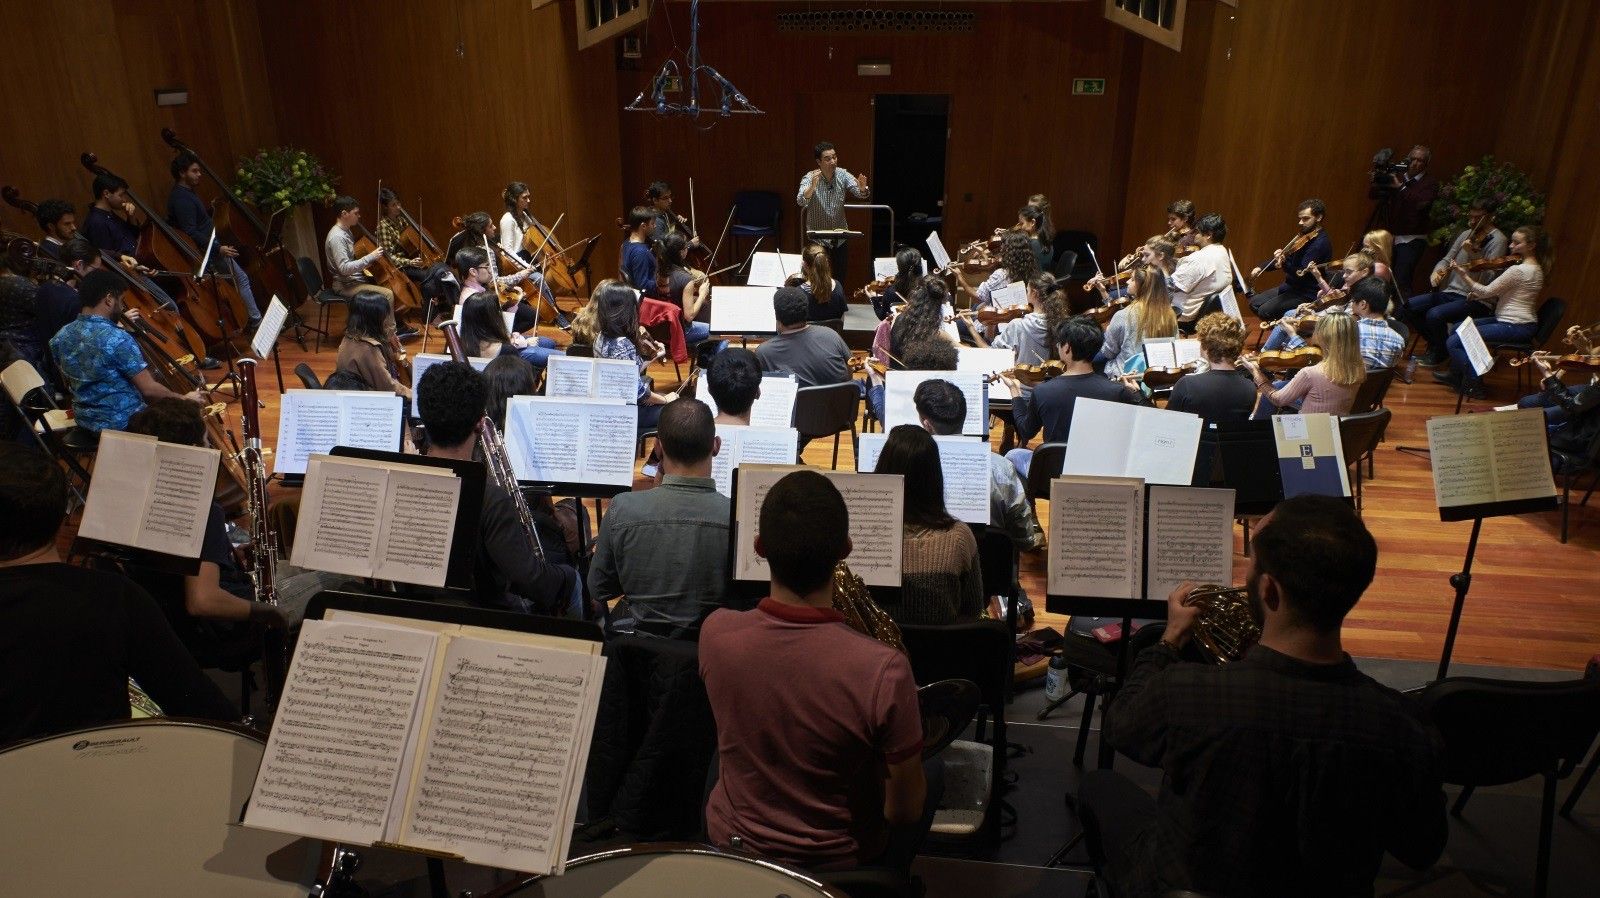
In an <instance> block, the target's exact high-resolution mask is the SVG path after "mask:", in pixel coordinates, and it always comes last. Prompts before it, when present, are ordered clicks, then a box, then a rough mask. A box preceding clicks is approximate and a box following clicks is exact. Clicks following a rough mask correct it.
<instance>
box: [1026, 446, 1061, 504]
mask: <svg viewBox="0 0 1600 898" xmlns="http://www.w3.org/2000/svg"><path fill="white" fill-rule="evenodd" d="M1066 460H1067V444H1066V443H1041V444H1040V445H1039V448H1038V449H1035V450H1033V460H1032V461H1031V462H1029V463H1028V499H1029V501H1031V502H1032V503H1033V516H1034V517H1038V516H1039V500H1040V499H1044V500H1046V501H1048V500H1049V499H1050V481H1052V480H1054V479H1056V478H1057V477H1060V476H1061V466H1062V465H1063V464H1064V463H1065V462H1066Z"/></svg>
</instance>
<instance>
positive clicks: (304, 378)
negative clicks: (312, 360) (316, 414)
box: [294, 362, 322, 390]
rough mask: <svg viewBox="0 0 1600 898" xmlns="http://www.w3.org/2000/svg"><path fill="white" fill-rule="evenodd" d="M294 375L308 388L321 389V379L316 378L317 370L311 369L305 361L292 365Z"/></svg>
mask: <svg viewBox="0 0 1600 898" xmlns="http://www.w3.org/2000/svg"><path fill="white" fill-rule="evenodd" d="M294 376H295V377H298V378H300V383H302V384H304V385H305V388H306V389H308V390H320V389H322V381H320V380H318V379H317V372H315V371H312V370H311V366H310V365H307V364H306V363H305V362H301V363H300V364H298V365H296V366H294Z"/></svg>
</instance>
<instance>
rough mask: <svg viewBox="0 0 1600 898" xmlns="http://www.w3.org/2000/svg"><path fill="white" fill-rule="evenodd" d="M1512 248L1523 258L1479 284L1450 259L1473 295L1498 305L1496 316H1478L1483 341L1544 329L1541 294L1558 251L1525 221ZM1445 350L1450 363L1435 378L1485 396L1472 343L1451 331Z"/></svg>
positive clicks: (1523, 335)
mask: <svg viewBox="0 0 1600 898" xmlns="http://www.w3.org/2000/svg"><path fill="white" fill-rule="evenodd" d="M1510 252H1511V254H1512V255H1515V256H1521V257H1522V261H1521V262H1518V263H1517V264H1515V265H1513V266H1511V267H1510V268H1507V269H1506V270H1505V271H1503V272H1501V273H1500V276H1499V277H1497V278H1495V279H1494V280H1492V281H1490V282H1489V283H1487V284H1479V283H1477V282H1476V281H1473V280H1472V279H1471V278H1470V277H1467V276H1466V270H1465V269H1464V268H1462V267H1461V264H1460V263H1459V262H1456V261H1455V260H1453V259H1452V260H1451V261H1450V267H1451V268H1452V269H1453V270H1455V271H1456V272H1457V273H1458V274H1461V275H1462V280H1463V281H1464V282H1465V283H1466V284H1467V288H1468V290H1470V291H1471V298H1472V299H1475V300H1478V301H1479V302H1483V303H1486V304H1488V305H1492V306H1493V307H1494V317H1493V318H1479V319H1477V321H1476V324H1477V328H1478V333H1479V334H1480V335H1482V336H1483V342H1485V343H1488V344H1490V345H1491V346H1492V345H1493V344H1495V343H1514V342H1517V341H1519V340H1527V339H1530V338H1532V337H1533V335H1534V332H1535V331H1537V330H1538V329H1539V293H1540V292H1541V291H1543V290H1544V282H1545V278H1546V277H1548V276H1549V273H1550V264H1551V263H1552V262H1553V261H1554V253H1553V252H1552V251H1551V249H1550V235H1549V234H1547V233H1545V230H1544V229H1543V228H1541V227H1538V226H1537V225H1523V226H1522V227H1520V228H1517V229H1516V230H1515V231H1513V232H1512V233H1511V246H1510ZM1445 351H1446V352H1448V353H1449V354H1450V368H1449V370H1447V371H1435V372H1434V373H1433V379H1434V380H1437V381H1439V382H1440V383H1446V384H1450V385H1451V386H1453V387H1455V388H1456V389H1457V390H1459V391H1461V392H1462V393H1464V394H1466V395H1467V396H1469V397H1472V398H1479V397H1481V396H1483V395H1484V388H1483V381H1482V379H1480V378H1479V377H1478V375H1477V374H1475V373H1474V372H1473V370H1472V362H1471V361H1469V360H1468V358H1467V348H1466V346H1465V345H1464V344H1463V343H1462V342H1461V335H1460V334H1459V333H1455V334H1451V335H1450V339H1449V340H1447V341H1445Z"/></svg>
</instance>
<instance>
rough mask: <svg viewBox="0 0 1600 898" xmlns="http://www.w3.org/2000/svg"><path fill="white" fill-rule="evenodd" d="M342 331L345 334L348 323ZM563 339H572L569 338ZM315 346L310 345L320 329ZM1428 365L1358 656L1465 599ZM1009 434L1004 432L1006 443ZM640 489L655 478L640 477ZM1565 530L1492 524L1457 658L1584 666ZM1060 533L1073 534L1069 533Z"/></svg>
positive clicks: (1391, 448)
mask: <svg viewBox="0 0 1600 898" xmlns="http://www.w3.org/2000/svg"><path fill="white" fill-rule="evenodd" d="M336 314H339V313H337V312H336ZM333 330H334V332H335V336H337V334H338V330H339V327H338V324H337V319H336V323H335V326H334V328H333ZM555 336H556V337H557V339H558V340H559V341H561V342H565V335H563V334H559V333H556V334H555ZM307 346H308V347H310V346H311V339H310V337H309V336H308V337H307ZM441 346H442V344H441V343H440V341H439V340H438V339H437V337H435V338H433V339H431V340H430V345H429V348H430V350H431V351H434V352H440V351H442V348H441ZM336 347H337V342H334V343H332V344H330V343H328V342H327V341H324V344H323V348H322V351H321V353H314V352H312V351H310V350H309V349H302V348H301V347H300V346H299V345H297V344H296V343H295V341H294V340H293V339H290V338H289V337H285V338H283V339H282V340H280V342H279V350H280V355H281V360H282V365H283V373H284V376H285V379H286V380H285V383H286V385H287V386H289V387H290V388H294V387H297V386H298V385H299V384H298V382H297V381H296V379H295V377H294V374H293V369H294V367H295V365H296V364H298V363H300V362H305V363H306V364H308V365H310V367H311V369H312V370H313V371H315V372H316V373H317V375H318V376H319V377H325V376H326V375H327V374H329V373H330V372H332V370H333V365H334V349H335V348H336ZM418 347H419V344H418V343H415V342H413V343H411V344H409V349H410V351H411V352H413V353H414V352H416V351H418ZM261 367H262V371H261V374H262V376H261V378H260V381H259V386H260V390H261V398H262V400H263V402H265V404H266V407H265V408H264V409H262V412H261V414H262V430H263V432H264V433H265V434H266V435H267V437H268V441H269V442H270V441H271V440H272V438H273V437H274V435H275V434H276V433H277V409H278V402H277V395H278V384H277V380H276V378H275V376H274V374H273V371H272V363H271V360H270V359H269V360H268V361H267V362H265V363H263V365H262V366H261ZM1428 371H1429V369H1426V368H1419V369H1418V371H1417V374H1418V379H1417V382H1416V383H1413V384H1410V385H1407V384H1403V383H1400V382H1398V381H1396V382H1395V384H1394V387H1393V388H1392V389H1391V390H1390V392H1389V396H1388V400H1387V402H1386V405H1388V407H1389V408H1391V409H1392V410H1393V411H1394V419H1393V421H1392V423H1391V425H1390V427H1389V435H1388V441H1387V443H1386V444H1385V445H1384V446H1383V447H1381V448H1380V449H1379V450H1378V454H1377V479H1375V480H1373V481H1370V482H1368V483H1367V484H1366V487H1365V519H1366V522H1367V525H1368V526H1369V527H1370V528H1371V529H1372V531H1373V533H1374V535H1375V536H1376V537H1377V539H1378V546H1379V553H1380V554H1379V562H1378V575H1377V579H1376V581H1375V582H1374V583H1373V585H1372V587H1371V589H1369V590H1368V592H1367V594H1366V596H1365V597H1364V598H1363V599H1362V600H1361V603H1360V604H1359V605H1358V606H1357V607H1356V609H1355V611H1354V612H1353V613H1352V614H1351V615H1350V618H1349V619H1348V621H1347V624H1346V627H1345V637H1346V648H1347V649H1348V650H1349V651H1350V652H1351V653H1352V654H1355V655H1359V656H1372V657H1383V658H1398V659H1406V660H1430V659H1433V660H1436V659H1437V658H1438V657H1439V652H1440V650H1441V647H1442V645H1443V642H1444V633H1445V628H1446V625H1447V623H1448V621H1449V614H1450V605H1451V601H1452V599H1453V596H1454V593H1453V590H1452V587H1451V586H1450V577H1451V575H1452V574H1454V573H1456V572H1457V571H1459V570H1460V568H1461V563H1462V559H1463V556H1464V554H1465V551H1466V545H1467V537H1468V534H1469V532H1470V531H1471V527H1472V525H1471V523H1470V522H1466V523H1449V524H1446V523H1441V522H1440V521H1439V519H1438V512H1437V510H1436V508H1435V506H1434V504H1433V486H1432V480H1431V475H1430V472H1429V468H1428V461H1427V456H1426V454H1423V455H1421V456H1420V457H1418V456H1416V455H1411V454H1407V453H1403V452H1399V451H1397V447H1399V446H1418V445H1420V446H1426V445H1427V438H1426V435H1425V431H1424V426H1425V422H1426V420H1427V419H1428V418H1429V417H1430V416H1433V415H1441V414H1450V413H1451V412H1452V411H1453V410H1454V408H1455V401H1456V400H1455V394H1454V393H1452V392H1451V391H1450V390H1449V389H1448V388H1446V387H1444V386H1441V385H1439V384H1436V383H1434V382H1433V380H1432V379H1431V378H1430V377H1429V376H1428ZM652 373H653V375H654V376H655V378H656V381H657V383H658V385H660V386H662V387H666V388H670V386H671V385H672V383H673V382H674V378H675V375H674V373H673V369H672V366H671V364H670V363H669V364H667V365H665V366H661V365H657V366H656V368H655V369H654V370H653V372H652ZM1514 381H1515V372H1514V369H1509V368H1504V366H1501V367H1500V368H1497V370H1495V371H1494V372H1491V374H1490V377H1489V379H1488V382H1489V386H1490V398H1489V399H1488V400H1486V401H1480V402H1469V403H1468V404H1467V408H1468V409H1476V410H1488V409H1489V408H1491V407H1492V406H1495V405H1502V404H1506V403H1509V402H1511V401H1513V400H1514V399H1515V398H1516V392H1517V391H1516V387H1515V383H1514ZM228 415H229V421H230V424H232V425H233V426H234V427H237V425H238V414H237V406H230V407H229V413H228ZM998 433H999V432H998V429H996V431H995V437H996V442H997V443H998ZM847 436H848V435H847ZM831 454H832V443H831V441H829V440H817V441H814V442H812V443H811V445H810V447H809V449H808V450H807V452H806V454H805V461H806V462H807V463H810V464H816V465H823V466H826V465H827V464H829V462H830V459H831ZM839 463H840V467H846V466H847V465H848V466H850V467H853V464H854V459H853V457H852V455H851V451H850V443H849V440H848V439H845V440H844V441H843V445H842V447H841V450H840V462H839ZM638 486H639V487H640V488H643V487H644V486H645V484H644V483H643V482H642V481H641V482H640V483H639V484H638ZM1576 498H1577V497H1575V499H1576ZM1039 509H1040V516H1041V518H1046V521H1045V523H1046V525H1047V526H1048V520H1047V518H1048V503H1047V502H1043V501H1041V502H1040V503H1039ZM1559 533H1560V517H1559V513H1558V512H1552V513H1543V514H1533V515H1525V516H1522V517H1503V518H1492V519H1489V520H1487V521H1485V522H1484V525H1483V534H1482V537H1481V539H1480V542H1479V545H1478V553H1477V559H1476V561H1475V563H1474V566H1473V571H1472V574H1473V578H1472V588H1471V593H1470V594H1469V596H1468V597H1467V603H1466V610H1465V613H1464V614H1463V616H1462V622H1461V630H1460V635H1459V636H1458V638H1457V642H1456V646H1455V652H1454V659H1455V660H1456V661H1459V662H1464V663H1475V664H1492V665H1500V666H1508V667H1543V668H1555V669H1568V670H1574V671H1577V670H1581V669H1582V667H1583V665H1584V663H1585V662H1586V661H1587V660H1588V658H1589V657H1590V656H1591V655H1594V654H1596V653H1597V652H1600V499H1595V500H1593V501H1591V502H1590V504H1589V506H1588V507H1574V508H1573V511H1572V524H1571V538H1570V541H1569V542H1568V543H1567V544H1566V545H1562V544H1561V543H1560V542H1559V541H1558V537H1559ZM1051 536H1052V538H1053V539H1060V538H1063V536H1062V535H1061V534H1052V535H1051ZM1065 538H1069V539H1070V538H1071V537H1070V535H1067V536H1066V537H1065ZM1240 549H1241V547H1240V539H1239V534H1238V533H1236V534H1235V553H1236V554H1235V557H1234V568H1235V573H1236V578H1237V579H1236V582H1239V581H1240V580H1241V579H1242V575H1243V573H1244V570H1245V569H1246V567H1247V565H1248V560H1247V559H1246V558H1244V556H1243V555H1242V554H1238V553H1239V552H1240ZM1022 570H1023V585H1024V588H1025V589H1026V590H1027V591H1028V594H1029V595H1030V596H1032V597H1034V600H1035V602H1036V604H1037V607H1038V608H1039V609H1040V611H1041V612H1042V610H1043V604H1044V603H1043V601H1042V599H1043V596H1044V554H1043V553H1042V552H1039V553H1031V554H1029V555H1025V556H1024V557H1023V561H1022ZM1041 623H1043V624H1047V625H1050V626H1055V627H1057V628H1059V627H1060V626H1061V625H1062V624H1063V623H1064V620H1063V619H1062V618H1059V617H1054V616H1051V615H1041Z"/></svg>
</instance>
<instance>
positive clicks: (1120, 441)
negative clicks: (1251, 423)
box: [1061, 344, 1205, 484]
mask: <svg viewBox="0 0 1600 898" xmlns="http://www.w3.org/2000/svg"><path fill="white" fill-rule="evenodd" d="M1146 345H1149V344H1146ZM1204 426H1205V421H1204V420H1203V419H1201V418H1200V416H1199V415H1194V414H1190V413H1188V412H1174V411H1168V410H1166V409H1159V408H1145V407H1144V406H1138V405H1128V404H1126V403H1122V402H1107V401H1105V400H1103V399H1079V400H1078V401H1077V402H1076V403H1074V405H1073V408H1072V430H1071V431H1070V432H1069V433H1068V434H1067V452H1066V458H1065V460H1064V461H1063V462H1062V467H1061V472H1062V473H1063V474H1076V475H1083V476H1090V477H1096V476H1099V477H1138V478H1140V479H1141V480H1144V481H1145V482H1146V483H1170V484H1186V483H1189V482H1190V481H1191V480H1192V479H1193V477H1194V459H1195V453H1196V452H1197V451H1198V450H1199V446H1200V431H1201V429H1202V428H1203V427H1204Z"/></svg>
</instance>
